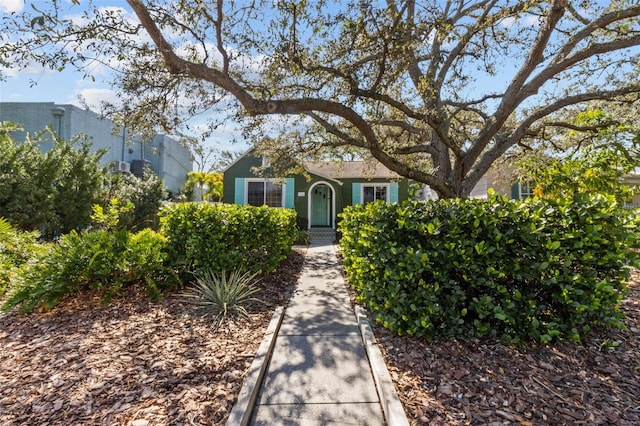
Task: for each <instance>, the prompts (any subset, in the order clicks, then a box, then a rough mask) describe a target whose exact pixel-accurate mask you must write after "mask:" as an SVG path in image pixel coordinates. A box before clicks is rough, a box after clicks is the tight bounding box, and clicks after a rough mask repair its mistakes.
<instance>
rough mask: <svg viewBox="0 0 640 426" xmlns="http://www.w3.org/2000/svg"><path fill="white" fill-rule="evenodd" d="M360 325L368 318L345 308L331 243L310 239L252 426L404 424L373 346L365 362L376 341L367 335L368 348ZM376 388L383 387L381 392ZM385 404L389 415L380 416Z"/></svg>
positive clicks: (345, 296)
mask: <svg viewBox="0 0 640 426" xmlns="http://www.w3.org/2000/svg"><path fill="white" fill-rule="evenodd" d="M359 322H360V323H359ZM365 322H366V319H365ZM363 325H364V326H365V328H364V329H365V330H366V327H367V326H368V323H367V324H363V321H362V319H360V318H358V317H356V314H355V313H354V311H353V310H352V308H351V302H350V300H349V294H348V292H347V288H346V285H345V282H344V280H343V278H342V276H341V274H340V270H339V268H338V261H337V258H336V255H335V248H334V246H333V243H332V242H331V241H330V240H324V241H323V240H319V241H318V240H315V241H313V242H312V244H311V245H310V247H309V249H308V252H307V256H306V259H305V265H304V269H303V272H302V276H301V278H300V280H299V282H298V285H297V287H296V290H295V293H294V295H293V296H292V298H291V300H290V302H289V305H288V306H287V307H286V310H285V311H284V317H283V318H282V323H281V325H280V327H279V330H278V331H277V337H276V340H275V344H273V345H272V352H271V357H270V362H269V364H268V365H267V366H266V372H265V373H264V378H263V380H262V386H261V388H260V392H259V394H258V396H257V401H256V405H255V407H253V416H252V418H251V421H250V424H254V425H326V424H340V425H348V424H353V425H384V424H391V425H394V424H408V422H407V421H406V417H405V416H404V411H403V410H402V407H401V405H400V403H399V401H397V397H396V395H395V391H393V385H392V383H391V380H390V378H389V377H388V372H387V370H386V366H384V362H383V361H381V359H382V357H381V356H379V351H378V355H374V357H373V358H378V359H373V361H374V364H370V358H371V354H369V356H368V355H367V352H368V351H369V350H370V349H375V350H377V347H375V348H374V347H373V346H374V345H375V342H371V340H372V339H373V335H372V334H371V335H370V336H369V340H370V342H369V345H370V346H371V347H370V348H368V347H367V338H365V339H364V340H363V335H362V326H363ZM366 333H367V332H366V331H365V334H366ZM374 352H375V351H374ZM265 358H266V359H268V358H269V357H268V356H267V357H265ZM380 363H382V366H380ZM372 368H373V371H374V372H376V371H378V373H376V374H380V373H379V371H380V370H383V371H382V374H381V376H383V378H382V380H381V379H380V377H375V376H376V374H374V373H372ZM385 374H386V377H384V376H385ZM376 384H378V387H376ZM389 386H391V389H392V390H391V392H392V393H393V395H391V396H389V395H388V394H389ZM381 387H383V388H385V387H386V391H384V392H381V393H380V388H381ZM379 393H380V394H381V395H382V398H380V397H379ZM389 399H391V402H390V401H389ZM398 406H399V407H400V408H398ZM383 407H384V410H383ZM389 407H391V410H392V411H391V412H392V414H391V415H390V414H387V417H390V418H391V419H392V421H385V414H383V413H385V412H387V411H388V410H389ZM394 410H395V414H393V413H394Z"/></svg>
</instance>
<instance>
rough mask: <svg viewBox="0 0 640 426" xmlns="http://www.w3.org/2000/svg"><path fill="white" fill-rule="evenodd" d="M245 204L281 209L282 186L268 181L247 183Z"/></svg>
mask: <svg viewBox="0 0 640 426" xmlns="http://www.w3.org/2000/svg"><path fill="white" fill-rule="evenodd" d="M247 204H249V205H252V206H265V205H266V206H269V207H282V185H279V184H275V183H273V182H269V181H267V182H265V181H261V182H260V181H250V182H247Z"/></svg>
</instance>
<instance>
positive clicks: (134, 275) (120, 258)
mask: <svg viewBox="0 0 640 426" xmlns="http://www.w3.org/2000/svg"><path fill="white" fill-rule="evenodd" d="M165 244H166V238H165V237H163V236H162V235H160V234H158V233H157V232H154V231H152V230H148V229H147V230H143V231H141V232H139V233H137V234H130V233H128V232H126V231H114V232H108V231H91V232H84V233H77V232H75V231H72V232H71V233H69V234H67V235H64V236H62V238H60V241H59V242H57V243H50V244H48V245H47V248H48V249H47V250H46V251H43V252H42V253H39V254H37V255H36V256H35V257H34V261H33V262H28V263H26V264H24V265H23V267H22V268H21V269H20V270H19V271H18V274H17V277H16V285H15V286H14V287H13V289H12V292H11V293H10V295H9V298H8V299H7V301H6V302H5V304H4V305H3V307H2V309H3V310H5V311H7V310H10V309H12V308H14V307H16V306H20V311H21V312H30V311H32V310H33V309H34V308H36V307H37V306H39V305H43V306H44V307H45V308H47V309H50V308H52V307H53V306H54V305H55V304H57V303H58V302H59V301H60V300H61V299H62V298H63V297H65V296H67V295H69V294H72V293H75V292H78V291H80V290H86V289H93V290H97V291H98V292H99V293H100V295H101V297H102V299H103V301H104V302H105V303H108V302H110V300H111V298H112V297H113V296H115V295H117V294H118V293H119V291H120V289H121V288H122V287H123V286H126V285H129V284H133V283H135V282H139V281H145V282H146V283H147V286H148V289H149V292H150V294H151V295H152V296H157V295H158V291H159V290H160V289H162V288H163V287H164V286H168V285H171V284H172V283H173V281H172V279H173V278H174V274H172V273H171V271H170V270H169V269H168V268H166V267H165V265H164V260H165V258H166V252H165V251H164V245H165Z"/></svg>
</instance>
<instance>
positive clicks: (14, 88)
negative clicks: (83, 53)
mask: <svg viewBox="0 0 640 426" xmlns="http://www.w3.org/2000/svg"><path fill="white" fill-rule="evenodd" d="M62 1H63V2H66V3H68V4H69V7H71V6H72V5H71V1H70V0H62ZM38 2H39V0H36V1H34V2H32V1H28V0H27V2H26V4H25V1H24V0H0V13H1V14H6V13H11V12H20V11H22V10H24V9H25V8H29V7H30V5H29V4H30V3H34V4H36V5H37V4H38ZM82 3H87V2H86V1H83V0H81V5H82ZM93 4H94V5H96V6H116V7H122V8H125V9H126V10H130V8H129V6H128V5H127V3H126V1H125V0H94V1H93ZM73 7H74V9H70V10H71V13H74V14H79V12H77V11H78V10H80V9H79V7H78V6H73ZM3 71H4V72H5V74H6V75H8V78H7V79H6V80H5V81H0V101H2V102H55V103H58V104H72V105H76V106H78V107H83V105H82V102H81V99H84V100H85V101H86V103H87V105H89V106H90V109H91V110H93V111H95V112H100V108H99V105H100V102H101V101H105V100H106V101H115V100H116V95H115V92H114V90H113V89H112V88H111V86H110V84H109V83H108V80H109V75H105V74H101V73H100V72H97V73H96V74H95V75H94V77H95V81H94V80H92V79H91V78H83V74H82V73H80V72H76V71H74V70H72V69H65V70H64V71H62V72H59V71H53V70H49V69H45V68H42V67H40V66H35V65H34V66H33V67H29V68H28V69H26V70H21V71H18V70H7V69H4V70H3ZM205 121H206V116H200V117H196V118H194V119H193V120H191V127H192V128H195V129H197V128H198V126H199V125H203V126H204V123H205ZM234 138H235V139H240V138H241V136H240V128H239V126H238V124H236V123H232V122H229V123H228V124H227V125H225V126H221V127H220V128H219V129H218V130H217V131H216V133H215V134H213V135H212V137H211V138H209V140H208V141H207V143H206V144H207V145H208V146H215V147H216V148H217V149H220V150H230V151H236V152H244V151H245V150H246V149H247V145H246V144H242V143H238V144H231V143H230V141H231V140H233V139H234Z"/></svg>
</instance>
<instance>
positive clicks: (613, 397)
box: [375, 274, 640, 425]
mask: <svg viewBox="0 0 640 426" xmlns="http://www.w3.org/2000/svg"><path fill="white" fill-rule="evenodd" d="M629 289H630V293H629V295H628V297H627V298H626V300H625V302H624V305H623V306H622V309H623V311H624V312H625V313H626V315H627V318H626V319H625V324H626V326H627V328H626V330H621V331H618V330H607V331H601V332H599V333H595V334H594V335H593V336H592V338H591V339H589V340H588V341H584V342H582V343H569V342H567V343H557V344H552V345H547V346H539V345H535V346H533V345H532V346H527V347H511V346H504V345H501V344H499V343H488V342H479V341H476V342H459V341H454V342H439V343H428V342H425V341H423V340H420V339H416V338H408V337H397V336H394V335H393V334H392V333H390V332H389V331H387V330H384V329H382V328H381V327H376V328H375V334H376V337H377V338H378V341H379V342H380V343H381V346H382V350H383V353H384V356H385V358H386V362H387V366H388V368H389V371H390V373H391V375H392V378H393V380H394V382H395V385H396V389H397V391H398V395H399V397H400V399H401V400H402V403H403V405H404V407H405V411H406V413H407V416H408V417H409V418H410V421H411V423H412V424H415V425H418V424H419V425H427V424H428V425H640V276H639V275H638V274H636V275H635V277H634V281H633V282H632V283H631V284H630V287H629ZM607 342H618V344H619V345H618V346H617V347H615V348H609V347H608V345H607Z"/></svg>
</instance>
